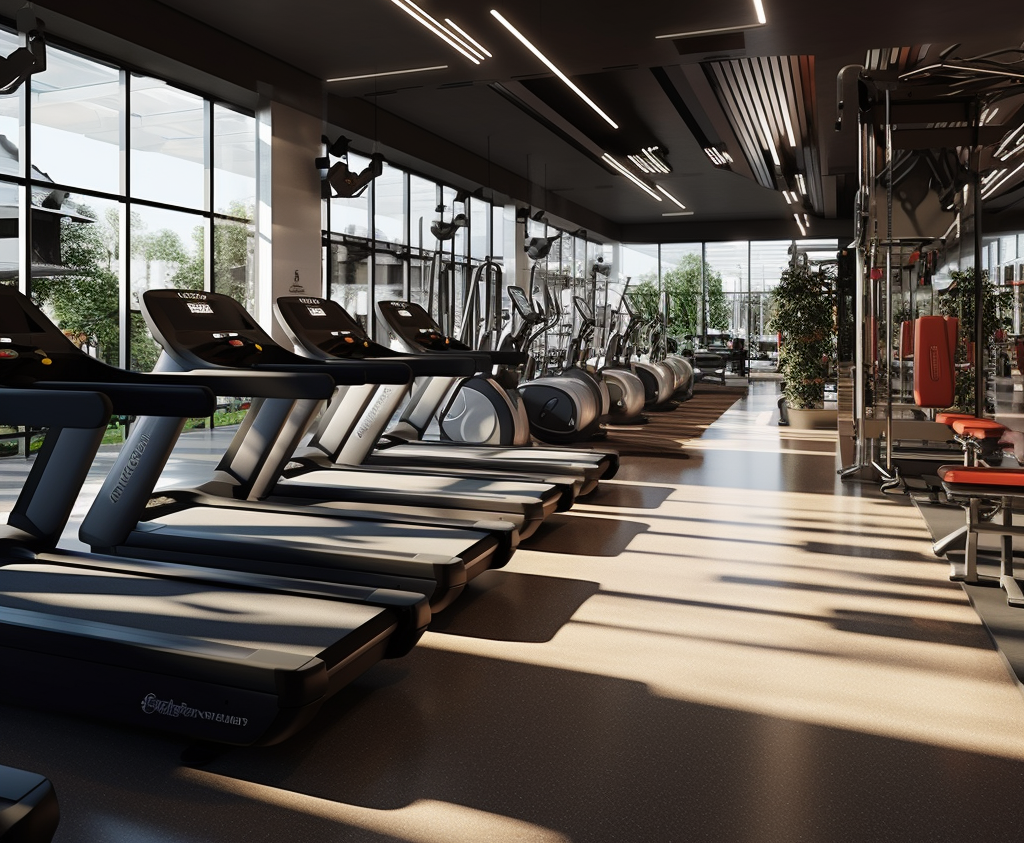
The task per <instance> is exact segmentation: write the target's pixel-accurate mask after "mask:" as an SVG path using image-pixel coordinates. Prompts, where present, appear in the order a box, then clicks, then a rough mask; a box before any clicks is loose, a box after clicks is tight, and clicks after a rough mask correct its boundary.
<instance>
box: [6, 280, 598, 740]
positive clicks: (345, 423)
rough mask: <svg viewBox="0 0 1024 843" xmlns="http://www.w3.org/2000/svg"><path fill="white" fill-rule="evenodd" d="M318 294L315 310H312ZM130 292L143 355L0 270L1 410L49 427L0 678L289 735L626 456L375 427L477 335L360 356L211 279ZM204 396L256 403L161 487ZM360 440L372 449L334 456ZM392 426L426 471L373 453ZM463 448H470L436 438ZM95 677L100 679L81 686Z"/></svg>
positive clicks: (117, 712) (83, 709) (153, 722)
mask: <svg viewBox="0 0 1024 843" xmlns="http://www.w3.org/2000/svg"><path fill="white" fill-rule="evenodd" d="M311 301H313V302H317V303H312V304H307V305H304V306H305V307H307V311H306V312H307V314H308V315H310V317H311V318H313V319H323V318H327V316H326V312H325V315H324V316H321V315H320V314H319V313H318V312H317V309H318V308H320V303H319V300H311ZM143 310H144V315H145V317H146V319H147V321H148V323H149V325H150V328H151V330H152V331H153V334H154V336H155V337H156V338H157V339H158V341H159V342H160V343H161V344H162V345H163V348H164V352H163V355H162V357H161V360H160V362H159V363H158V366H157V371H156V372H155V373H153V374H150V375H142V374H137V373H132V372H125V371H122V370H119V369H116V368H113V367H109V366H106V365H105V364H103V363H101V362H99V361H97V360H96V359H94V358H91V357H89V356H88V355H86V354H84V353H83V352H81V351H80V350H79V349H77V348H76V347H75V346H74V345H73V344H71V343H70V341H68V340H67V338H66V337H65V336H64V335H63V333H62V332H61V331H60V330H59V329H58V328H56V327H55V326H54V325H53V324H52V323H51V322H50V321H49V320H48V319H47V317H46V316H45V315H44V314H43V313H42V312H41V311H40V310H39V309H38V308H37V307H36V306H35V305H34V304H33V303H32V302H31V301H30V300H28V299H27V298H26V297H24V296H22V295H21V294H20V293H18V292H17V291H16V290H14V289H12V288H9V287H0V387H2V391H0V400H2V407H3V416H4V418H5V419H7V420H9V421H11V422H14V423H18V424H23V425H32V426H40V427H46V428H48V433H47V436H46V438H45V440H44V445H43V448H42V450H41V451H40V452H39V454H38V455H37V457H36V459H35V461H34V464H33V466H32V469H31V472H30V475H29V478H28V481H27V482H26V484H25V486H24V488H23V489H22V492H21V495H20V496H19V498H18V500H17V502H16V504H15V506H14V508H13V510H12V512H11V513H10V516H9V518H8V523H7V525H6V526H4V527H3V528H2V530H0V551H2V553H3V563H2V564H0V629H2V631H3V635H2V636H0V667H2V669H3V670H4V674H5V677H6V678H5V682H4V683H3V686H2V688H0V697H2V698H3V699H5V700H7V701H11V702H15V703H21V704H29V705H32V706H38V707H42V708H47V707H48V708H58V709H60V708H64V707H66V706H70V705H73V708H74V710H75V711H76V712H78V713H83V714H86V715H92V716H96V717H101V718H104V719H110V720H114V721H116V722H123V723H126V724H131V725H141V726H146V727H150V728H152V727H156V728H160V729H164V730H167V731H170V732H176V733H179V734H182V735H186V736H188V737H190V738H193V739H197V740H201V741H207V742H211V743H218V744H267V743H274V742H277V741H280V740H283V739H284V738H287V737H288V736H289V735H291V734H293V733H294V732H295V731H296V730H298V729H299V728H301V727H302V725H304V724H305V723H306V722H308V720H309V719H310V718H311V717H312V716H313V715H314V714H315V712H316V711H317V709H318V708H319V707H320V705H321V704H322V703H323V702H324V701H325V700H326V699H327V698H329V696H331V695H332V694H333V693H335V692H336V691H337V690H339V689H340V688H341V687H343V686H344V685H346V684H347V683H348V682H350V681H351V680H352V679H354V678H355V677H356V676H358V675H360V674H361V673H362V672H363V671H365V670H366V669H368V668H369V667H371V666H372V665H373V664H375V663H376V661H378V660H379V659H381V658H393V657H398V656H401V655H404V654H405V653H407V652H408V651H409V649H410V648H411V647H412V646H413V645H414V644H415V643H416V641H417V640H418V639H419V637H420V636H421V635H422V633H423V631H424V630H425V628H426V627H427V625H428V623H429V620H430V615H431V613H432V612H433V611H438V610H440V609H441V608H444V607H445V606H447V605H449V604H450V603H451V601H452V600H454V599H455V598H456V597H457V596H458V594H459V593H460V592H461V591H462V589H463V588H464V587H465V585H466V583H467V582H468V581H469V580H470V579H471V578H472V577H474V576H476V575H477V574H478V573H480V572H481V571H483V570H486V569H487V568H492V567H500V566H501V565H504V564H505V563H506V562H507V561H508V559H509V558H510V556H511V555H512V553H513V552H514V550H515V548H516V546H517V544H518V542H519V540H520V537H521V535H522V534H524V533H526V534H528V533H529V532H530V531H532V530H533V529H536V524H537V523H540V521H542V520H543V518H544V517H546V515H547V514H549V513H551V512H554V511H558V510H560V509H565V508H567V507H568V506H569V505H571V502H572V500H573V499H574V498H575V496H576V495H579V494H581V493H585V492H586V491H587V490H588V489H590V488H593V486H594V485H595V484H596V482H597V481H598V480H599V479H600V477H601V476H609V475H610V474H611V473H613V472H614V470H615V467H616V466H617V458H616V455H614V454H612V453H600V452H591V451H580V452H572V451H563V450H562V449H550V450H549V449H542V448H502V447H496V448H493V449H491V450H490V451H487V450H486V449H484V448H483V447H482V446H472V447H471V446H460V445H456V444H441V443H428V442H425V441H420V440H418V439H416V438H415V437H414V436H411V435H409V436H408V438H404V439H402V442H401V444H400V445H395V446H393V447H391V448H389V447H384V446H385V445H386V444H387V443H382V442H379V441H375V440H373V437H374V436H376V435H377V434H375V433H374V432H373V431H374V429H375V427H374V426H375V424H376V422H377V420H378V419H381V418H383V419H384V421H385V423H386V420H387V418H389V417H390V413H389V412H388V411H387V408H388V407H390V406H391V402H394V401H396V400H397V401H398V402H399V403H400V402H401V401H402V400H403V398H405V397H406V396H407V395H408V393H409V392H410V391H413V392H415V391H416V390H421V389H425V388H426V387H425V386H424V385H423V384H424V382H426V381H429V379H431V378H433V377H449V378H450V377H456V378H458V377H464V378H470V377H472V376H473V374H474V373H475V372H476V371H477V370H479V369H480V368H481V365H482V362H481V360H480V359H477V358H474V357H473V356H472V355H454V356H450V357H445V358H444V359H443V360H442V359H440V358H432V357H417V356H408V355H405V356H396V355H394V354H392V353H381V355H380V357H379V358H375V357H373V356H372V355H370V354H369V352H370V351H371V350H372V349H371V346H370V345H369V342H368V340H367V341H364V342H357V341H356V340H355V339H354V338H352V341H351V342H347V341H346V340H347V339H349V338H350V337H348V336H346V335H345V331H344V329H343V328H334V329H332V331H333V332H334V333H333V334H332V336H334V338H335V339H336V340H337V341H338V342H339V343H341V345H342V346H343V347H344V348H345V353H343V354H340V355H334V356H337V357H340V358H342V359H339V360H332V361H327V360H314V359H311V358H310V357H301V356H299V355H296V354H294V353H292V352H289V351H287V350H286V349H283V348H281V347H280V346H278V345H277V344H275V343H274V342H273V340H272V339H271V338H270V337H269V336H268V335H266V333H265V332H263V331H262V330H261V329H260V328H259V326H258V325H257V324H256V322H255V320H253V319H252V317H251V316H250V315H249V314H247V313H246V312H245V311H244V310H243V309H242V308H241V306H240V305H238V304H237V303H236V302H234V301H233V300H231V299H228V298H226V297H223V296H218V295H216V294H213V293H193V292H186V291H177V290H175V291H153V292H150V293H147V294H146V295H145V297H144V301H143ZM318 324H319V323H318ZM357 345H359V346H360V347H361V351H360V352H358V353H353V352H352V349H351V347H353V346H357ZM375 351H380V350H379V349H375ZM385 351H386V350H385ZM382 358H383V359H382ZM453 372H454V373H455V374H453ZM414 374H415V375H416V376H417V377H416V379H415V381H414V380H413V375H414ZM216 395H225V396H226V395H237V396H245V397H251V398H252V399H253V406H252V410H251V411H250V412H249V413H248V414H247V416H246V419H245V420H244V422H243V423H242V424H241V425H240V426H239V429H238V432H237V433H236V435H235V437H234V439H233V440H232V442H231V445H230V447H229V448H228V451H227V452H226V453H225V454H224V456H223V458H222V459H221V462H220V463H219V464H218V466H217V468H216V470H215V471H214V473H213V475H212V477H211V478H210V479H209V480H208V481H207V482H206V483H203V484H201V485H199V486H195V487H191V488H181V489H163V488H162V489H160V490H159V491H155V489H156V486H157V483H158V481H159V478H160V474H161V472H162V470H163V468H164V465H165V464H166V462H167V459H168V458H169V456H170V453H171V450H172V448H173V446H174V443H175V441H176V440H177V437H178V435H179V434H180V433H181V430H182V429H183V425H184V421H185V419H186V418H188V417H201V416H205V415H208V414H209V413H210V411H211V409H212V406H213V404H214V402H215V398H214V396H216ZM325 402H330V405H329V406H328V409H327V410H326V412H324V413H323V414H322V416H321V418H320V420H319V423H318V426H317V428H316V430H315V433H314V435H313V438H312V439H311V440H310V442H309V443H308V444H305V445H303V446H302V447H299V445H300V442H301V441H302V439H303V435H304V434H305V433H306V431H307V429H308V428H309V426H310V423H311V420H312V419H313V418H314V417H315V416H316V414H317V413H318V411H319V410H320V408H321V407H322V406H323V405H324V403H325ZM353 407H359V408H361V410H360V411H359V412H354V411H353ZM112 413H117V414H124V415H134V416H138V417H140V418H139V421H138V423H137V424H135V425H134V427H133V431H132V434H131V436H130V437H129V440H128V441H127V442H126V443H125V445H124V447H123V449H122V451H121V453H120V456H119V458H118V460H117V462H116V464H115V466H114V468H113V469H112V471H111V472H110V474H109V475H108V477H107V478H106V480H105V481H104V483H103V485H102V487H101V489H100V491H99V494H98V495H97V496H96V500H95V502H94V504H93V506H92V508H91V509H90V510H89V512H88V513H87V515H86V517H85V519H84V521H83V524H82V527H81V530H80V533H79V535H80V538H81V539H82V540H83V541H84V542H85V543H86V544H88V545H89V546H90V547H91V548H92V551H91V552H88V553H83V552H75V551H67V550H60V549H58V543H59V539H60V535H61V532H62V531H63V529H64V526H65V524H66V523H67V520H68V517H69V516H70V513H71V510H72V507H73V506H74V503H75V500H76V498H77V495H78V492H79V490H80V489H81V486H82V484H83V483H84V480H85V477H86V475H87V473H88V471H89V468H90V465H91V463H92V461H93V458H94V457H95V454H96V453H97V450H98V448H99V444H100V441H101V440H102V435H103V431H104V430H105V428H106V425H107V421H108V419H109V417H110V415H111V414H112ZM353 418H354V419H356V421H353ZM371 422H372V423H371ZM378 438H379V437H378ZM392 441H395V440H392ZM346 446H351V447H349V448H348V449H347V450H346ZM357 446H358V448H363V449H364V450H365V451H366V453H365V455H364V456H365V459H364V460H361V461H359V462H355V461H351V462H349V461H348V460H351V459H352V457H351V454H352V452H353V451H354V450H358V448H357ZM399 447H402V448H405V449H406V450H409V451H413V450H415V451H417V453H420V454H421V455H422V457H423V466H425V467H426V468H425V470H424V471H420V472H416V471H413V470H412V469H411V468H409V467H407V466H406V467H398V466H392V465H385V463H387V459H383V460H381V462H380V463H379V464H374V458H375V457H377V456H380V457H384V456H386V455H387V456H390V455H391V454H392V453H393V452H394V451H395V449H396V448H399ZM474 448H475V453H477V454H478V456H479V458H478V459H474V458H473V457H472V456H470V457H469V458H468V459H466V460H465V463H466V465H467V466H470V465H471V466H473V468H470V467H465V468H462V469H459V468H457V467H455V464H456V463H457V462H458V458H456V457H455V456H440V457H439V456H438V454H440V453H441V452H442V451H446V450H447V451H449V452H451V454H454V453H455V452H457V451H459V450H460V449H466V450H467V452H469V453H473V452H474ZM484 454H489V456H487V457H484ZM438 459H439V460H441V461H442V462H443V464H445V465H446V466H447V467H446V468H445V469H444V470H443V471H442V470H439V469H438V468H436V466H435V465H434V464H432V463H431V460H438ZM520 463H521V464H522V465H521V466H520ZM517 467H521V468H522V470H520V471H519V472H514V471H513V469H514V468H517ZM397 489H401V490H402V491H403V492H405V493H406V494H405V495H398V494H397V493H395V490H397ZM31 595H59V599H46V598H38V599H37V598H33V597H32V596H31ZM7 680H10V681H7ZM86 681H87V682H88V685H89V687H90V688H94V689H99V690H97V692H96V693H95V694H93V695H91V696H90V697H89V698H87V699H82V698H81V696H79V695H77V694H76V693H74V689H75V688H78V687H81V686H82V685H83V683H85V682H86Z"/></svg>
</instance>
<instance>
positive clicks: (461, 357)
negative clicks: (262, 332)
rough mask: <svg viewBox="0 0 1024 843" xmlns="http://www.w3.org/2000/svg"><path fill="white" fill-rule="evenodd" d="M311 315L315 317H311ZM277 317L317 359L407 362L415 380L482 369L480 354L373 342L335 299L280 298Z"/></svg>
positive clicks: (306, 352) (302, 351)
mask: <svg viewBox="0 0 1024 843" xmlns="http://www.w3.org/2000/svg"><path fill="white" fill-rule="evenodd" d="M311 312H316V315H315V316H311V315H310V314H311ZM320 314H323V315H322V316H321V315H320ZM274 315H275V316H276V317H277V321H278V324H280V325H281V327H282V328H283V329H284V332H285V333H286V334H287V335H288V339H290V340H291V341H292V344H293V345H294V346H295V348H296V349H297V350H298V351H299V353H300V354H301V355H303V356H305V357H309V358H311V359H314V360H335V359H342V360H374V359H377V358H383V359H386V360H388V361H390V362H393V363H404V364H405V365H406V366H408V367H409V368H410V369H412V373H413V376H414V377H470V376H472V375H474V374H476V373H477V372H479V371H480V369H481V362H480V359H479V355H476V356H473V355H467V354H452V355H450V356H449V355H445V356H444V357H438V356H430V355H427V354H406V353H403V352H401V351H395V350H394V349H391V348H388V347H387V346H385V345H381V344H380V343H377V342H374V341H373V340H371V339H370V337H369V335H368V334H367V333H366V331H365V330H364V329H363V326H362V325H360V324H359V322H357V321H356V320H355V319H353V318H352V316H351V315H350V314H349V313H348V312H347V311H346V310H345V308H343V307H342V306H341V305H340V304H338V303H337V302H336V301H334V300H333V299H321V298H317V297H315V296H281V297H279V298H278V299H277V301H276V302H275V303H274ZM321 320H322V325H323V327H320V328H318V329H317V330H315V331H314V330H311V324H310V323H313V322H315V323H316V324H318V325H319V324H321ZM339 351H344V352H346V353H345V354H339V353H337V352H339ZM485 364H486V363H485Z"/></svg>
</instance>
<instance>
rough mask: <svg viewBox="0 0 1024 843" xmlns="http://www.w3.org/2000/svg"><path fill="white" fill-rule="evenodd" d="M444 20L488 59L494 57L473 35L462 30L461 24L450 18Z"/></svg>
mask: <svg viewBox="0 0 1024 843" xmlns="http://www.w3.org/2000/svg"><path fill="white" fill-rule="evenodd" d="M444 22H445V23H446V24H448V26H450V27H451V28H452V29H454V30H455V31H456V32H457V33H459V35H461V36H462V37H463V38H465V39H466V41H468V42H469V43H470V44H472V45H473V46H474V47H476V49H477V50H479V51H480V52H481V53H483V54H484V55H485V56H487V58H489V59H493V58H494V56H492V55H491V54H490V53H489V52H487V49H486V48H485V47H484V46H483V45H482V44H481V43H480V42H479V41H477V40H476V39H475V38H474V37H473V36H471V35H470V34H469V33H468V32H466V30H464V29H463V28H462V27H461V26H459V25H458V24H457V23H456V22H455V21H453V20H452V19H451V18H445V19H444Z"/></svg>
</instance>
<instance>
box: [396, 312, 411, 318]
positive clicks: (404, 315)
mask: <svg viewBox="0 0 1024 843" xmlns="http://www.w3.org/2000/svg"><path fill="white" fill-rule="evenodd" d="M398 315H399V316H402V317H404V318H406V319H412V314H411V313H410V312H409V311H408V310H400V311H398Z"/></svg>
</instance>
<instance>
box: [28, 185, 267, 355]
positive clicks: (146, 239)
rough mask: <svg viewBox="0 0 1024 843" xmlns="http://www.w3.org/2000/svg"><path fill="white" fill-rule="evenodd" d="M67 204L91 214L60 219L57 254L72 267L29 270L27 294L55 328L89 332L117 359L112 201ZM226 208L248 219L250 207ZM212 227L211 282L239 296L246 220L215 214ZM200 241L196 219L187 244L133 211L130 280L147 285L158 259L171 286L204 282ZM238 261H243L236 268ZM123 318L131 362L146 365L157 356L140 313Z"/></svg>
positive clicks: (99, 349) (197, 286) (116, 226)
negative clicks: (105, 205) (34, 274)
mask: <svg viewBox="0 0 1024 843" xmlns="http://www.w3.org/2000/svg"><path fill="white" fill-rule="evenodd" d="M69 206H70V207H71V208H72V209H73V210H74V211H75V212H76V213H78V214H80V215H82V216H85V217H88V218H91V219H93V220H94V222H92V223H83V222H81V221H76V220H72V219H69V218H64V219H63V220H62V221H61V260H62V263H63V265H64V266H65V267H66V268H67V269H69V270H72V272H71V273H70V274H63V275H58V276H54V277H51V278H34V279H33V281H32V291H33V295H34V297H35V298H36V300H37V302H39V303H40V304H41V305H43V306H44V307H47V308H48V309H49V310H50V312H52V313H53V315H54V317H55V320H56V322H57V324H58V326H59V327H60V328H61V330H63V331H65V332H68V333H69V334H71V335H72V336H74V337H83V338H85V339H87V340H88V341H89V342H90V344H91V345H94V346H95V347H96V353H97V357H98V358H99V359H100V360H103V361H104V362H106V363H110V364H112V365H117V364H118V357H119V341H120V330H119V325H118V311H119V304H120V303H119V294H118V269H117V266H118V260H119V258H120V255H119V245H118V244H119V230H120V215H119V213H118V209H116V208H110V209H108V210H107V212H106V213H105V214H103V215H100V214H97V213H96V212H95V211H94V210H93V209H92V208H90V207H89V206H88V205H85V204H77V205H76V204H74V203H69ZM228 213H229V214H231V215H232V216H239V217H242V218H246V219H251V218H252V215H253V209H252V208H251V207H247V206H245V205H243V204H241V203H233V204H232V205H231V206H230V207H229V209H228ZM213 229H214V240H213V246H214V255H213V258H214V278H215V280H216V288H217V290H218V291H219V292H223V293H226V294H227V295H229V296H232V297H233V298H237V299H238V300H239V301H242V302H245V301H246V296H247V294H248V291H247V289H246V284H245V280H244V276H245V272H244V267H245V266H246V264H247V260H248V253H249V251H250V250H251V232H250V226H249V225H247V224H245V223H240V222H232V221H221V220H219V221H217V223H216V225H214V227H213ZM204 241H205V229H204V228H203V227H202V226H197V227H196V228H195V229H194V230H193V232H192V244H191V248H186V247H185V245H184V243H183V242H182V240H181V238H180V237H179V236H178V234H176V233H175V232H173V231H171V230H169V229H161V230H159V231H152V232H151V231H147V230H146V228H145V223H144V222H143V220H142V218H141V217H140V216H138V215H137V214H134V213H133V214H132V219H131V250H132V255H131V256H132V258H133V259H135V260H136V261H137V262H138V264H139V265H141V266H142V277H141V278H134V279H133V281H134V282H135V284H134V286H141V287H148V286H150V275H151V272H152V269H153V267H154V265H155V264H157V263H160V265H161V266H162V267H163V268H164V270H165V272H166V277H167V278H168V284H169V286H172V287H177V288H179V289H183V290H202V289H203V288H204V286H205V268H204V259H205V258H204V256H205V242H204ZM239 268H243V269H242V270H241V271H239ZM239 278H241V280H239ZM129 324H130V330H131V359H130V361H129V368H131V369H134V370H136V371H146V372H148V371H150V370H152V368H153V366H154V365H155V364H156V360H157V357H158V356H159V353H160V349H159V347H158V346H157V344H156V343H155V342H154V341H153V339H152V338H151V337H150V336H149V332H148V330H147V329H146V325H145V321H144V320H143V319H142V317H141V315H139V314H132V316H131V319H130V322H129Z"/></svg>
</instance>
